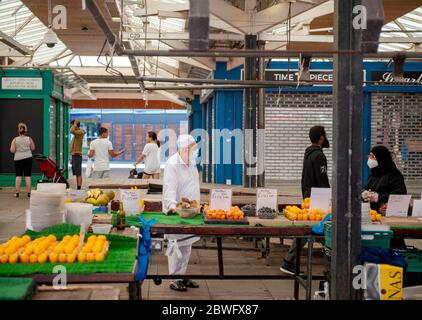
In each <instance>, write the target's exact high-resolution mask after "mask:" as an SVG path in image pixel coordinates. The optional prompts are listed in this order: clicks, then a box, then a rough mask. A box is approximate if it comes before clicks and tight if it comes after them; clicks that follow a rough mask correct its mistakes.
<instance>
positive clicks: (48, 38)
mask: <svg viewBox="0 0 422 320" xmlns="http://www.w3.org/2000/svg"><path fill="white" fill-rule="evenodd" d="M43 42H44V43H45V44H46V45H47V47H49V48H54V46H55V45H56V44H57V42H59V39H58V38H57V35H56V33H55V32H54V31H53V29H52V28H48V30H47V32H46V33H45V35H44V39H43Z"/></svg>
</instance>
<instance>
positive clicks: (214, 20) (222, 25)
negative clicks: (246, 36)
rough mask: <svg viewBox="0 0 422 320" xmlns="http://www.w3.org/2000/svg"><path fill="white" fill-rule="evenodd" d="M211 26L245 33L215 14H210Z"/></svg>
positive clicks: (226, 30)
mask: <svg viewBox="0 0 422 320" xmlns="http://www.w3.org/2000/svg"><path fill="white" fill-rule="evenodd" d="M210 27H211V28H216V29H220V30H222V31H225V32H231V33H237V34H243V32H242V31H240V30H239V29H236V28H234V27H232V26H231V25H230V24H228V23H227V22H225V21H223V20H221V19H220V18H218V17H216V16H215V15H213V14H210Z"/></svg>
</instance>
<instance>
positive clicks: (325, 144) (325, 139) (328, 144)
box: [322, 137, 330, 149]
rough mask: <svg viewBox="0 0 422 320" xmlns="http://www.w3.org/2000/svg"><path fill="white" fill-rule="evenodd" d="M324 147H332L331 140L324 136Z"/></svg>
mask: <svg viewBox="0 0 422 320" xmlns="http://www.w3.org/2000/svg"><path fill="white" fill-rule="evenodd" d="M322 147H323V148H325V149H328V148H330V142H329V141H328V139H327V137H324V142H323V143H322Z"/></svg>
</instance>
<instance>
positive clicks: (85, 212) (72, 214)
mask: <svg viewBox="0 0 422 320" xmlns="http://www.w3.org/2000/svg"><path fill="white" fill-rule="evenodd" d="M92 209H93V205H92V204H89V203H66V204H65V217H66V218H65V219H66V222H67V223H71V224H74V225H78V226H79V225H81V224H82V223H84V224H85V228H86V231H87V230H88V228H89V226H90V224H91V223H92Z"/></svg>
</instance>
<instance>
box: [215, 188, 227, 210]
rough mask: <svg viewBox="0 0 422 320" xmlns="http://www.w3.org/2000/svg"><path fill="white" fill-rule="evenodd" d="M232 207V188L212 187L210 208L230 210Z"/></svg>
mask: <svg viewBox="0 0 422 320" xmlns="http://www.w3.org/2000/svg"><path fill="white" fill-rule="evenodd" d="M231 207H232V190H231V189H211V194H210V209H211V210H218V209H222V210H225V211H229V210H230V209H231Z"/></svg>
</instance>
